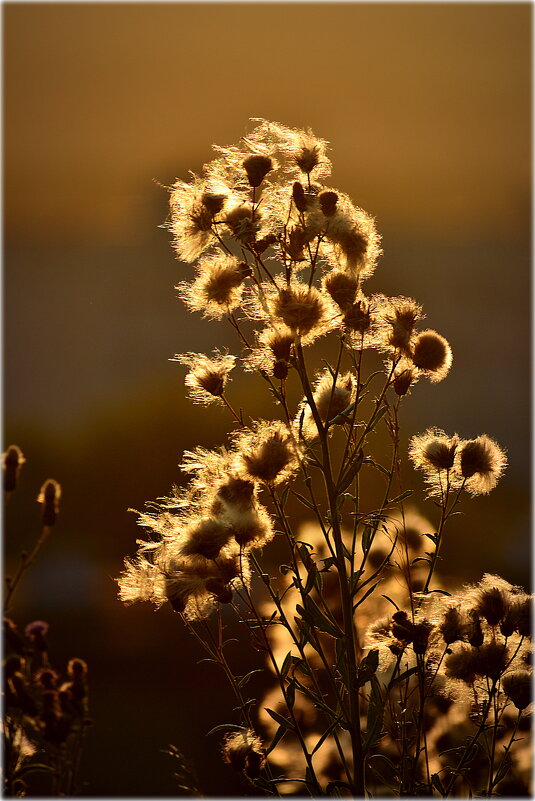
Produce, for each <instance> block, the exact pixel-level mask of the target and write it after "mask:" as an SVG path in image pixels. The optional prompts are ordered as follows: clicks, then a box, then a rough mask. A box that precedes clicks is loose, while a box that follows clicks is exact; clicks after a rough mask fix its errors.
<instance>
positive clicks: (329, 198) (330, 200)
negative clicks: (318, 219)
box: [318, 189, 338, 217]
mask: <svg viewBox="0 0 535 801" xmlns="http://www.w3.org/2000/svg"><path fill="white" fill-rule="evenodd" d="M318 200H319V204H320V207H321V210H322V212H323V214H325V216H326V217H332V216H333V214H336V204H337V203H338V194H337V193H336V192H332V191H331V190H329V189H324V190H323V192H320V193H319V195H318Z"/></svg>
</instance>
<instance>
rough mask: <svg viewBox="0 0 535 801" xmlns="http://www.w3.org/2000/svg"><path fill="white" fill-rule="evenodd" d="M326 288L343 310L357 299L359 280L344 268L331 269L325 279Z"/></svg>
mask: <svg viewBox="0 0 535 801" xmlns="http://www.w3.org/2000/svg"><path fill="white" fill-rule="evenodd" d="M324 285H325V289H326V290H327V292H328V293H329V295H330V296H331V298H332V299H333V300H334V302H335V303H336V304H337V306H339V307H340V308H341V309H342V311H345V310H346V309H347V308H348V307H351V306H352V305H353V303H354V302H355V300H356V297H357V293H358V290H359V281H358V278H356V277H355V276H354V275H350V274H349V273H346V272H344V271H343V270H331V272H330V273H328V274H327V276H326V277H325V279H324Z"/></svg>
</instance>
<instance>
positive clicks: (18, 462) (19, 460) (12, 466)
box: [2, 445, 26, 492]
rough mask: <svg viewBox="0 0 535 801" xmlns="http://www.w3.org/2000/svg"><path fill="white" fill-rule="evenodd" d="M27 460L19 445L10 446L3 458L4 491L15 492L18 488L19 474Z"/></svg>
mask: <svg viewBox="0 0 535 801" xmlns="http://www.w3.org/2000/svg"><path fill="white" fill-rule="evenodd" d="M25 461H26V459H25V458H24V455H23V453H22V451H21V449H20V448H19V446H18V445H10V446H9V448H8V449H7V451H6V452H5V453H4V454H3V456H2V466H3V468H4V491H5V492H13V490H14V489H15V488H16V486H17V482H18V479H19V473H20V469H21V467H22V465H23V464H24V462H25Z"/></svg>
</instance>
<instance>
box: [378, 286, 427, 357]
mask: <svg viewBox="0 0 535 801" xmlns="http://www.w3.org/2000/svg"><path fill="white" fill-rule="evenodd" d="M374 301H375V304H376V308H377V312H378V316H379V317H380V319H381V321H382V340H383V346H384V348H385V349H387V350H391V349H392V348H393V349H394V350H399V351H401V352H402V353H404V354H405V355H407V356H409V357H410V356H411V344H412V341H413V339H414V326H415V325H416V323H417V322H418V320H420V319H421V318H422V307H421V306H419V305H418V304H417V303H416V302H415V301H414V300H412V298H405V297H393V298H387V297H385V296H384V295H375V296H374Z"/></svg>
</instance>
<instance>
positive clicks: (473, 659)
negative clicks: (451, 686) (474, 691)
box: [445, 645, 478, 684]
mask: <svg viewBox="0 0 535 801" xmlns="http://www.w3.org/2000/svg"><path fill="white" fill-rule="evenodd" d="M445 666H446V676H449V677H450V678H452V679H458V680H459V681H464V682H465V683H466V684H473V683H474V681H475V678H476V673H477V668H478V654H477V651H476V650H475V649H474V648H471V647H470V646H464V645H462V646H461V647H460V648H459V650H457V651H453V652H452V653H451V654H449V655H448V656H447V657H446V660H445Z"/></svg>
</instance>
